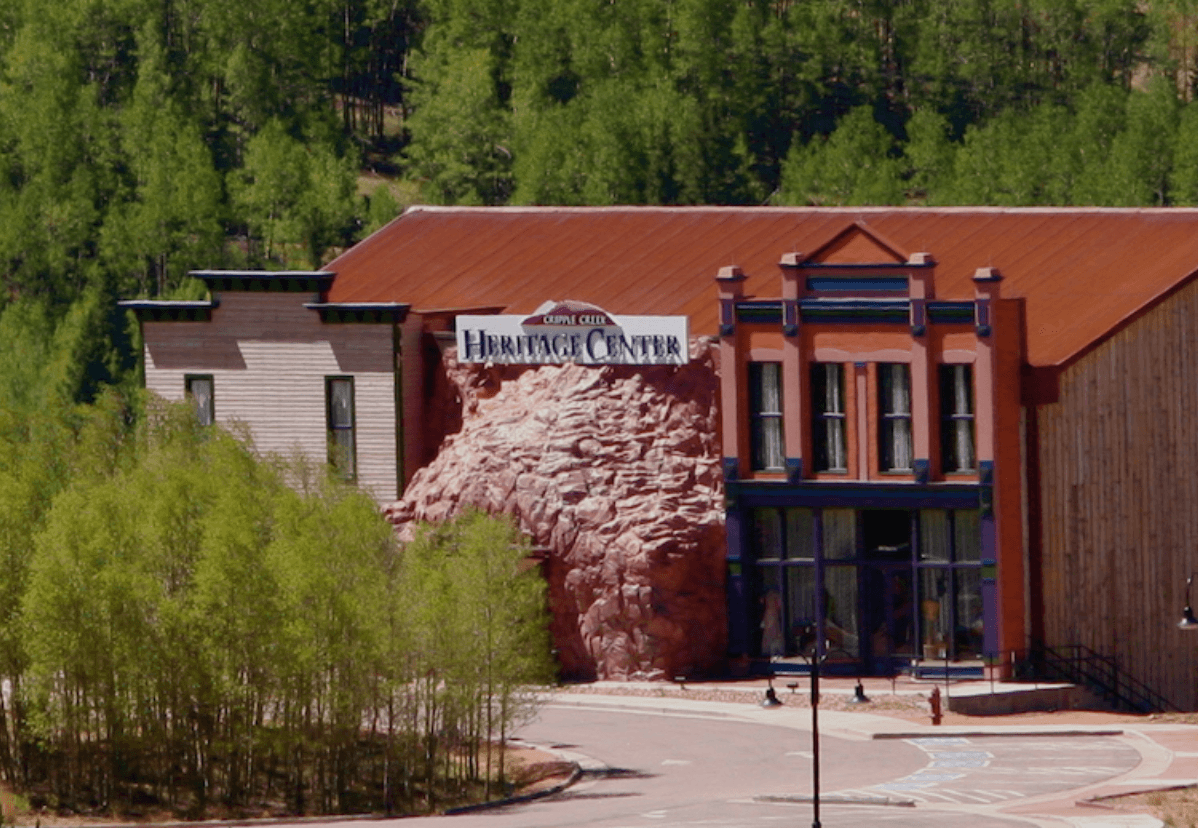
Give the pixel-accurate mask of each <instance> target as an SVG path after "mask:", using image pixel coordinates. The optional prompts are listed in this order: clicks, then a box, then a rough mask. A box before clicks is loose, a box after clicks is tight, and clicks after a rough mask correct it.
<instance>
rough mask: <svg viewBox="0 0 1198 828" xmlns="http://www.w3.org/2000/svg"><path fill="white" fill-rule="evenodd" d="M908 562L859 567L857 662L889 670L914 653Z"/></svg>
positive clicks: (908, 659) (909, 568) (877, 668)
mask: <svg viewBox="0 0 1198 828" xmlns="http://www.w3.org/2000/svg"><path fill="white" fill-rule="evenodd" d="M912 597H913V590H912V577H911V564H910V563H901V564H900V563H896V564H889V565H881V564H866V565H864V566H862V567H861V602H860V610H861V629H862V630H864V631H865V635H863V636H862V637H861V652H860V659H861V663H862V664H863V665H864V666H865V668H866V669H867V670H869V671H871V672H889V671H890V669H891V668H895V667H898V666H900V664H906V663H908V662H909V661H910V660H911V658H912V657H914V656H915V635H914V633H915V616H914V605H913V603H912Z"/></svg>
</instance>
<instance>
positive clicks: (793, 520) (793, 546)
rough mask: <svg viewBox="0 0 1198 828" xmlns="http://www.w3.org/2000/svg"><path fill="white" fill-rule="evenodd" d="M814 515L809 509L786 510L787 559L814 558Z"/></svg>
mask: <svg viewBox="0 0 1198 828" xmlns="http://www.w3.org/2000/svg"><path fill="white" fill-rule="evenodd" d="M814 523H815V517H814V515H813V514H812V513H811V510H810V509H799V508H792V509H787V510H786V557H787V559H788V560H792V561H795V560H799V561H811V560H814V559H815V529H814Z"/></svg>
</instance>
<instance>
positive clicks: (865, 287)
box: [807, 276, 907, 293]
mask: <svg viewBox="0 0 1198 828" xmlns="http://www.w3.org/2000/svg"><path fill="white" fill-rule="evenodd" d="M807 290H809V291H812V292H815V293H865V292H869V293H875V292H878V293H906V292H907V277H906V276H858V277H855V278H854V277H848V278H845V277H840V278H838V277H836V276H808V277H807Z"/></svg>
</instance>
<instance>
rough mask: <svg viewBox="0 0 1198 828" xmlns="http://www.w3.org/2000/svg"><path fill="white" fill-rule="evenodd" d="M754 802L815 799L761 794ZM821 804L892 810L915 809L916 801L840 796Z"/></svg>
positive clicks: (824, 799) (827, 797)
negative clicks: (890, 808)
mask: <svg viewBox="0 0 1198 828" xmlns="http://www.w3.org/2000/svg"><path fill="white" fill-rule="evenodd" d="M753 801H754V802H793V803H802V804H806V803H811V802H814V801H815V797H813V796H811V795H809V794H761V795H760V796H755V797H753ZM819 801H820V803H821V804H827V805H873V806H887V807H892V808H914V807H915V800H914V799H895V798H893V797H889V796H843V795H838V794H827V795H821V796H820V798H819Z"/></svg>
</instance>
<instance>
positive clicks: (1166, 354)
mask: <svg viewBox="0 0 1198 828" xmlns="http://www.w3.org/2000/svg"><path fill="white" fill-rule="evenodd" d="M1038 413H1039V419H1040V438H1039V441H1038V445H1039V456H1038V461H1039V464H1040V468H1039V471H1040V486H1041V497H1040V503H1041V508H1042V523H1043V526H1042V529H1041V531H1042V544H1043V567H1042V572H1043V580H1042V585H1043V596H1044V637H1045V640H1046V643H1047V644H1049V645H1059V644H1073V643H1080V644H1083V645H1085V646H1087V647H1090V648H1091V649H1093V650H1096V651H1098V652H1100V653H1104V654H1108V655H1112V656H1115V657H1117V658H1118V660H1119V663H1120V664H1121V665H1123V667H1124V668H1125V669H1127V670H1128V671H1129V672H1130V673H1131V674H1132V675H1134V676H1135V677H1136V678H1138V679H1140V680H1141V681H1144V682H1146V683H1148V684H1149V685H1151V686H1153V687H1154V688H1155V689H1157V690H1158V692H1161V693H1163V694H1164V695H1165V696H1167V697H1169V698H1171V699H1172V700H1174V701H1175V702H1176V703H1178V704H1180V705H1182V706H1184V707H1187V708H1189V709H1194V708H1195V707H1198V692H1196V687H1195V684H1196V682H1198V672H1196V671H1198V658H1196V656H1198V634H1196V633H1193V632H1190V633H1187V632H1182V631H1180V630H1178V629H1177V621H1178V620H1179V619H1180V617H1181V610H1182V606H1183V604H1184V592H1185V579H1186V576H1187V575H1188V574H1189V573H1190V572H1193V571H1195V570H1198V286H1196V285H1190V286H1188V287H1186V288H1185V289H1183V290H1182V291H1180V292H1179V293H1177V294H1176V295H1174V296H1173V297H1171V298H1169V299H1167V300H1166V301H1164V302H1163V303H1162V304H1161V305H1160V306H1158V307H1157V308H1154V309H1153V310H1152V311H1150V312H1149V313H1147V314H1146V315H1145V316H1143V317H1141V318H1140V319H1138V320H1136V321H1135V322H1133V323H1132V324H1131V325H1130V326H1128V328H1126V329H1125V330H1124V331H1122V332H1121V333H1119V334H1118V335H1116V336H1115V337H1113V338H1112V339H1111V340H1109V341H1107V342H1105V343H1103V344H1102V345H1101V346H1099V347H1098V348H1097V349H1096V350H1095V351H1093V352H1092V353H1090V354H1088V355H1087V356H1085V357H1083V358H1082V359H1081V360H1079V361H1078V363H1076V364H1075V365H1073V366H1072V367H1070V368H1069V369H1067V370H1066V371H1065V372H1064V373H1063V374H1062V376H1061V378H1060V398H1059V402H1058V403H1056V404H1052V405H1044V406H1041V407H1040V408H1039V411H1038ZM1032 461H1033V462H1034V461H1035V458H1032ZM1033 531H1035V528H1034V527H1033Z"/></svg>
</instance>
